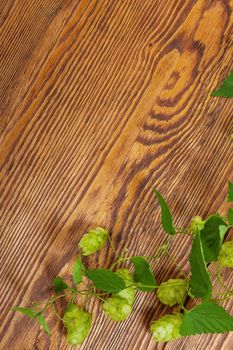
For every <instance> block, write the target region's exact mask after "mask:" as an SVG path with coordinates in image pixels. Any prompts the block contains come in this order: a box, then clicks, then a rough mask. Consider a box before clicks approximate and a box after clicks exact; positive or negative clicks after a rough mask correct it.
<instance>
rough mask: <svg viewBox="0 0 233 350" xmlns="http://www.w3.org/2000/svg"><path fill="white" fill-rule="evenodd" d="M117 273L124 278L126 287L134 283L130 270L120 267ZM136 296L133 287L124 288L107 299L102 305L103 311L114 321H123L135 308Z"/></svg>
mask: <svg viewBox="0 0 233 350" xmlns="http://www.w3.org/2000/svg"><path fill="white" fill-rule="evenodd" d="M116 273H117V274H118V276H120V277H121V278H123V280H124V282H125V285H126V287H127V286H130V285H132V284H133V283H134V281H133V278H132V275H131V273H130V272H129V270H127V269H119V270H118V271H116ZM134 297H135V290H134V288H133V287H129V288H126V289H123V290H121V291H120V292H118V293H115V294H113V295H112V297H111V298H108V299H107V300H105V302H104V303H103V305H102V308H103V311H104V312H105V313H106V314H107V315H108V316H109V317H110V318H111V319H112V320H113V321H123V320H125V319H126V318H127V317H128V316H129V315H130V313H131V312H132V310H133V303H134Z"/></svg>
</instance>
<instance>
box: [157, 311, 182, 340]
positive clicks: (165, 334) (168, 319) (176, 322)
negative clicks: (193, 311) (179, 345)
mask: <svg viewBox="0 0 233 350" xmlns="http://www.w3.org/2000/svg"><path fill="white" fill-rule="evenodd" d="M182 320H183V315H182V314H180V313H177V314H174V315H165V316H162V317H161V318H159V319H158V320H157V321H153V322H152V324H151V327H150V331H151V332H152V334H153V335H152V336H153V339H154V340H156V341H157V342H167V341H169V340H172V339H177V338H179V337H180V336H181V335H180V326H181V323H182Z"/></svg>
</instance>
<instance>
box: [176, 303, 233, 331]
mask: <svg viewBox="0 0 233 350" xmlns="http://www.w3.org/2000/svg"><path fill="white" fill-rule="evenodd" d="M230 331H233V317H232V316H231V315H230V314H228V313H227V312H226V310H225V309H224V308H223V307H221V306H220V305H218V304H216V303H213V302H204V303H202V304H200V305H198V306H196V307H194V308H193V309H192V310H190V311H188V312H186V313H185V316H184V318H183V321H182V324H181V329H180V333H181V335H182V336H186V335H195V334H203V333H225V332H230Z"/></svg>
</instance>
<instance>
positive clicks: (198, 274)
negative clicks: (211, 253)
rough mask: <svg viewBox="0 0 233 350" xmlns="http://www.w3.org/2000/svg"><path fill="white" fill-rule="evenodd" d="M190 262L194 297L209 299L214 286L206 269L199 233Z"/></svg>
mask: <svg viewBox="0 0 233 350" xmlns="http://www.w3.org/2000/svg"><path fill="white" fill-rule="evenodd" d="M189 262H190V265H191V277H190V281H189V284H190V290H191V293H192V295H194V296H195V297H199V298H204V299H207V298H209V297H210V296H211V291H212V284H211V280H210V274H209V272H208V270H207V267H206V263H205V259H204V254H203V249H202V245H201V239H200V234H199V233H197V234H196V235H195V238H194V239H193V244H192V249H191V254H190V258H189Z"/></svg>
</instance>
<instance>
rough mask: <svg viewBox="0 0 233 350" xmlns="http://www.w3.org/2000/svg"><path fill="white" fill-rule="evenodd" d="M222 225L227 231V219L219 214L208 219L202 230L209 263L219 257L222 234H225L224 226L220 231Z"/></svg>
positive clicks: (205, 252)
mask: <svg viewBox="0 0 233 350" xmlns="http://www.w3.org/2000/svg"><path fill="white" fill-rule="evenodd" d="M220 226H224V227H225V228H226V231H227V226H226V224H225V221H224V220H223V219H222V218H221V217H220V216H219V215H213V216H210V217H209V218H208V219H207V220H206V222H205V226H204V228H203V230H201V243H202V247H203V252H204V257H205V261H206V262H208V263H209V262H212V261H216V260H217V259H218V254H219V251H220V248H221V245H222V237H221V235H223V232H224V228H223V227H222V228H221V232H220ZM225 233H226V232H225ZM225 233H224V234H225Z"/></svg>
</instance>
